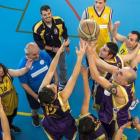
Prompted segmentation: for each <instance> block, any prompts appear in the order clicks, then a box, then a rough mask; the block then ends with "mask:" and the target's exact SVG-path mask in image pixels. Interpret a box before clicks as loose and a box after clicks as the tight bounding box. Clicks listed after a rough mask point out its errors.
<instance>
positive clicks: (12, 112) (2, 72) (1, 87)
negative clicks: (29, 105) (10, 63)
mask: <svg viewBox="0 0 140 140" xmlns="http://www.w3.org/2000/svg"><path fill="white" fill-rule="evenodd" d="M32 62H33V61H32V60H28V62H27V63H26V67H24V68H22V69H17V70H13V69H7V68H6V67H5V66H4V65H3V64H1V63H0V97H1V103H2V105H3V109H4V111H5V114H6V116H7V119H8V122H9V126H10V129H11V130H12V131H13V132H14V133H19V132H20V131H21V130H20V128H18V127H16V126H14V125H13V124H12V122H13V119H14V117H15V116H16V114H17V107H18V96H17V93H16V90H15V88H14V85H13V83H12V77H18V76H21V75H23V74H25V73H26V72H27V71H28V70H29V69H30V67H31V65H32ZM11 138H12V140H15V137H14V136H13V135H11Z"/></svg>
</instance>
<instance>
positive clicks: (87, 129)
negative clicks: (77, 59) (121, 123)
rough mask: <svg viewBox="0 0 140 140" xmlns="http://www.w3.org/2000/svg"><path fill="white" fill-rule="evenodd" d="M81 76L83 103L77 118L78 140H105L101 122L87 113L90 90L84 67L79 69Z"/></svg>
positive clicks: (86, 71)
mask: <svg viewBox="0 0 140 140" xmlns="http://www.w3.org/2000/svg"><path fill="white" fill-rule="evenodd" d="M80 72H81V74H82V76H83V86H84V93H85V96H84V101H83V105H82V109H81V114H80V117H79V124H78V130H79V139H80V140H93V139H96V140H105V131H104V128H103V126H102V124H101V122H100V121H99V120H98V119H97V118H96V117H95V116H94V115H92V114H91V113H89V102H90V94H91V93H90V88H89V84H88V70H86V68H85V65H84V67H81V71H80Z"/></svg>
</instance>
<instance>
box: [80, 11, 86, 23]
mask: <svg viewBox="0 0 140 140" xmlns="http://www.w3.org/2000/svg"><path fill="white" fill-rule="evenodd" d="M85 19H87V18H86V10H84V12H83V14H82V18H81V21H82V20H85Z"/></svg>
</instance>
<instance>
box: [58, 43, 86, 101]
mask: <svg viewBox="0 0 140 140" xmlns="http://www.w3.org/2000/svg"><path fill="white" fill-rule="evenodd" d="M79 47H80V50H78V49H77V48H76V54H77V61H76V64H75V67H74V70H73V73H72V75H71V77H70V79H69V80H68V82H67V84H66V87H65V88H64V89H63V90H62V92H61V93H60V96H61V98H62V101H63V103H65V102H66V101H67V100H68V98H69V97H70V95H71V93H72V91H73V88H74V86H75V83H76V80H77V77H78V75H79V72H80V68H81V62H82V58H83V56H84V54H85V49H86V45H82V44H81V43H79Z"/></svg>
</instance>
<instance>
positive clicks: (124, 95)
mask: <svg viewBox="0 0 140 140" xmlns="http://www.w3.org/2000/svg"><path fill="white" fill-rule="evenodd" d="M86 54H87V58H88V61H89V68H90V72H91V76H92V79H93V80H95V81H96V82H97V83H99V84H100V85H101V86H102V87H103V88H104V89H105V91H104V95H103V98H102V102H101V105H100V111H99V120H100V121H101V122H102V124H103V126H104V128H105V130H106V133H107V136H108V139H114V136H115V134H116V132H117V130H118V129H119V128H120V127H121V126H122V125H124V124H125V123H126V122H127V121H128V109H129V106H130V105H131V103H132V92H131V89H132V83H133V82H134V80H135V79H136V77H137V75H136V72H135V71H134V70H133V69H132V68H130V67H123V68H122V69H118V67H115V66H112V65H109V64H107V63H106V62H104V61H103V60H101V59H100V58H99V57H98V55H97V53H96V46H95V43H94V42H91V46H90V47H88V46H87V50H86ZM95 63H96V65H97V66H98V67H100V68H102V69H104V70H106V71H108V72H109V73H112V75H113V76H112V79H111V80H110V81H108V80H107V79H105V78H103V77H102V76H100V75H99V73H98V71H97V67H96V65H95Z"/></svg>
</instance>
